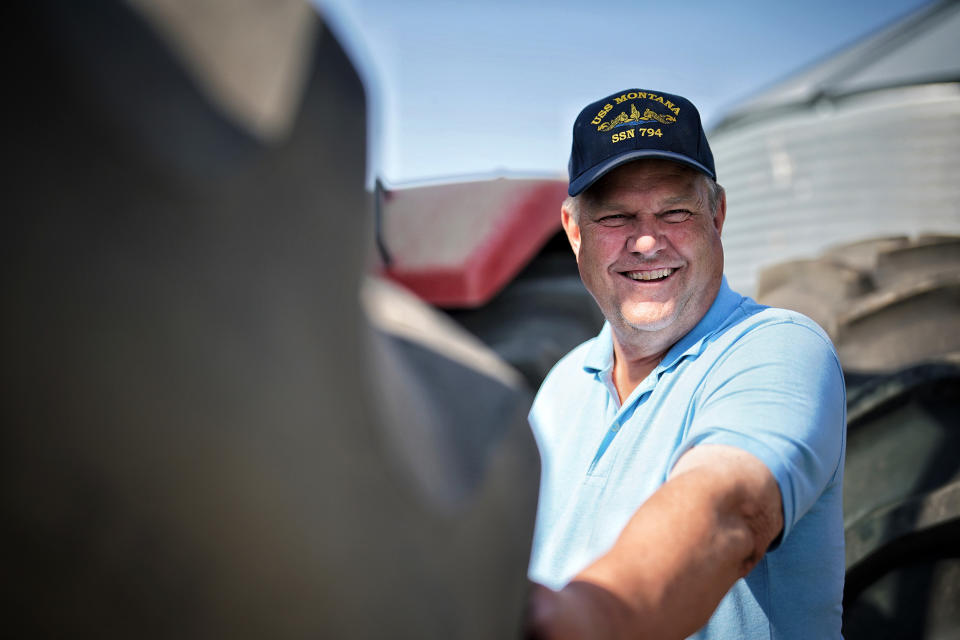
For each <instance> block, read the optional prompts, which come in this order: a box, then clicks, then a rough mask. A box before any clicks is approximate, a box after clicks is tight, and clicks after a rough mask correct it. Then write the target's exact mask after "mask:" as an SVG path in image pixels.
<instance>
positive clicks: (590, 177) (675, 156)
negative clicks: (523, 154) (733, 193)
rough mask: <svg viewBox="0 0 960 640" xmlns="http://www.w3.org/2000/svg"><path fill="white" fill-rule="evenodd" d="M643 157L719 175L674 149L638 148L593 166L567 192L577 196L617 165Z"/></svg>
mask: <svg viewBox="0 0 960 640" xmlns="http://www.w3.org/2000/svg"><path fill="white" fill-rule="evenodd" d="M641 158H663V159H664V160H672V161H674V162H679V163H680V164H685V165H687V166H688V167H691V168H693V169H696V170H697V171H700V172H701V173H704V174H706V175H707V176H709V177H710V178H712V179H714V180H716V179H717V176H716V174H714V172H713V171H710V169H708V168H707V167H705V166H704V165H702V164H700V163H699V162H697V161H696V160H694V159H693V158H689V157H687V156H685V155H682V154H679V153H674V152H672V151H657V150H655V149H637V150H634V151H627V152H626V153H623V154H621V155H618V156H615V157H613V158H610V159H609V160H607V161H606V162H603V163H601V164H598V165H597V166H595V167H591V168H590V169H588V170H587V171H584V172H583V173H581V174H580V175H579V176H577V178H576V179H575V180H572V181H571V182H570V186H569V187H568V188H567V194H568V195H571V196H575V195H577V194H579V193H582V192H583V191H585V190H586V189H587V188H589V187H590V185H592V184H593V183H594V182H596V181H597V180H599V179H600V178H602V177H603V176H605V175H606V174H608V173H610V172H611V171H613V170H614V169H616V168H617V167H619V166H620V165H622V164H626V163H628V162H632V161H634V160H639V159H641Z"/></svg>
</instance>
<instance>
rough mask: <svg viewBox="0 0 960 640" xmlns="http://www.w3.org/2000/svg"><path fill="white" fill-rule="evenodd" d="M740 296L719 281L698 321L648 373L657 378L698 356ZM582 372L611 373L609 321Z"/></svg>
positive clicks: (723, 281) (586, 360)
mask: <svg viewBox="0 0 960 640" xmlns="http://www.w3.org/2000/svg"><path fill="white" fill-rule="evenodd" d="M742 301H743V296H741V295H740V294H739V293H737V292H736V291H734V290H733V289H731V288H730V286H729V285H728V284H727V276H723V278H722V279H721V281H720V290H719V291H717V297H716V299H714V301H713V304H711V305H710V308H709V309H708V310H707V313H706V314H704V316H703V317H702V318H700V322H698V323H697V324H696V326H695V327H694V328H693V329H691V330H690V331H689V332H688V333H687V335H685V336H683V337H682V338H680V340H678V341H677V343H676V344H675V345H673V346H672V347H670V350H669V351H667V354H666V355H665V356H664V357H663V360H662V361H661V362H660V364H659V365H657V367H656V368H655V369H654V370H653V371H652V372H651V373H654V374H657V375H659V374H660V373H661V372H663V371H665V370H667V369H669V368H670V367H672V366H674V365H675V364H677V363H678V362H679V361H680V360H681V359H682V358H683V357H685V356H687V355H693V354H696V353H699V352H700V351H701V349H702V348H703V345H704V344H705V342H706V339H707V338H709V337H710V336H711V335H713V334H714V333H716V332H717V330H718V329H720V328H721V327H722V326H724V325H725V324H726V320H727V318H729V317H730V314H731V313H733V312H734V310H735V309H736V308H737V307H738V306H740V304H741V302H742ZM583 369H584V371H587V372H588V373H600V372H608V371H612V370H613V329H612V328H611V327H610V323H609V322H604V323H603V329H601V330H600V334H599V335H598V336H597V339H596V340H594V342H593V345H592V346H591V347H590V349H589V351H587V355H586V357H585V358H584V360H583Z"/></svg>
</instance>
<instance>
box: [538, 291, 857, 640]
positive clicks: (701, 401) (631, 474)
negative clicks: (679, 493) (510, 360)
mask: <svg viewBox="0 0 960 640" xmlns="http://www.w3.org/2000/svg"><path fill="white" fill-rule="evenodd" d="M612 372H613V342H612V338H611V329H610V326H609V324H607V325H604V327H603V330H602V331H601V332H600V335H598V336H597V337H596V338H594V339H592V340H589V341H587V342H585V343H584V344H582V345H580V346H579V347H577V348H576V349H574V350H573V351H571V352H570V353H569V354H567V355H566V356H565V357H564V358H563V359H562V360H561V361H560V362H559V363H557V365H556V366H555V367H554V368H553V370H552V371H551V372H550V374H549V375H548V376H547V379H546V380H545V381H544V383H543V386H542V387H541V388H540V392H539V393H538V394H537V398H536V400H535V401H534V404H533V408H532V410H531V412H530V424H531V426H532V428H533V431H534V434H535V436H536V438H537V443H538V446H539V448H540V455H541V458H542V478H541V485H540V504H539V507H538V511H537V524H536V533H535V537H534V545H533V554H532V558H531V563H530V571H529V573H530V578H531V579H532V580H535V581H537V582H540V583H543V584H545V585H547V586H549V587H552V588H554V589H559V588H560V587H562V586H563V585H564V584H566V583H567V582H568V581H569V580H570V579H571V578H573V576H574V575H576V574H577V573H578V572H579V571H580V570H582V569H583V568H584V567H586V566H587V565H589V564H590V563H592V562H593V561H594V560H596V559H597V558H598V557H599V556H600V555H602V554H603V553H604V552H605V551H607V550H608V549H609V548H610V547H611V546H612V545H613V543H614V542H615V541H616V539H617V537H618V536H619V534H620V532H621V530H622V529H623V527H624V525H626V523H627V521H628V520H629V519H630V517H631V516H632V515H633V513H634V512H635V511H636V510H637V508H638V507H639V506H640V505H641V504H642V503H643V502H644V501H645V500H646V499H647V498H648V497H649V496H650V495H651V494H652V493H653V492H654V491H655V490H656V489H657V487H659V486H660V485H661V484H663V482H665V481H666V479H667V476H668V474H669V472H670V469H671V468H672V467H673V465H674V463H675V462H676V461H677V459H678V458H679V457H680V456H681V455H682V454H683V453H684V452H685V451H687V450H688V449H689V448H691V447H693V446H695V445H698V444H703V443H709V444H724V445H731V446H734V447H739V448H741V449H743V450H746V451H748V452H750V453H752V454H753V455H755V456H756V457H757V458H759V459H760V460H762V461H763V462H764V463H765V464H766V465H767V467H769V469H770V471H771V472H772V473H773V475H774V477H775V478H776V480H777V483H778V484H779V486H780V494H781V496H782V498H783V516H784V531H783V535H782V536H781V538H780V539H778V540H777V541H776V542H775V544H774V546H773V547H772V548H771V550H770V551H769V552H768V553H767V554H766V555H765V556H764V557H763V559H762V560H761V561H760V563H759V564H758V565H757V566H756V567H755V568H754V569H753V571H751V572H750V574H749V575H747V576H746V577H745V578H743V579H741V580H739V581H737V583H736V584H735V585H734V586H733V588H732V589H731V590H730V592H729V593H728V594H727V595H726V597H725V598H724V599H723V601H722V602H721V603H720V606H719V607H718V608H717V610H716V612H715V613H714V614H713V616H712V617H711V619H710V622H709V623H708V624H707V626H706V627H704V628H703V629H702V630H701V631H700V632H698V633H697V634H696V635H694V636H693V637H695V638H717V639H723V640H727V639H729V638H751V639H752V638H803V639H804V640H808V639H810V638H818V639H822V638H839V637H840V613H841V604H840V603H841V598H842V596H843V576H844V549H843V512H842V504H841V489H842V481H843V456H844V450H845V445H846V398H845V390H844V384H843V374H842V371H841V369H840V363H839V361H838V360H837V356H836V352H835V351H834V349H833V345H832V344H831V343H830V340H829V338H828V337H827V336H826V334H825V333H824V332H823V330H822V329H820V327H818V326H817V325H816V324H815V323H814V322H813V321H811V320H810V319H808V318H806V317H805V316H802V315H800V314H798V313H794V312H792V311H786V310H783V309H773V308H770V307H765V306H762V305H759V304H757V303H756V302H754V301H753V300H751V299H750V298H745V297H743V296H741V295H740V294H738V293H736V292H734V291H732V290H731V289H730V288H729V287H728V286H727V281H726V278H724V280H723V283H722V285H721V287H720V291H719V293H718V294H717V298H716V300H715V301H714V303H713V305H712V306H711V307H710V309H709V311H707V314H706V315H705V316H704V317H703V318H702V319H701V321H700V323H699V324H697V326H696V327H694V328H693V330H692V331H691V332H690V333H688V334H687V335H686V336H684V338H682V339H681V340H680V341H679V342H678V343H677V344H675V345H674V346H673V348H671V349H670V351H668V352H667V354H666V356H665V357H664V359H663V361H662V362H661V363H660V365H659V366H657V368H656V369H654V370H653V371H652V372H651V373H650V375H649V376H647V378H646V379H645V380H644V381H643V382H642V383H641V384H640V385H639V386H638V387H637V388H636V389H634V391H633V393H632V394H631V395H630V397H629V398H627V400H626V402H624V403H623V406H620V402H619V400H618V396H617V392H616V389H615V388H614V386H613V381H612V377H611V376H612Z"/></svg>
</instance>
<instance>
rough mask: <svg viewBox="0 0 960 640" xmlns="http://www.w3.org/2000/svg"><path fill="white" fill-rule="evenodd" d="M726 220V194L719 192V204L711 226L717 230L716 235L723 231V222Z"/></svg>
mask: <svg viewBox="0 0 960 640" xmlns="http://www.w3.org/2000/svg"><path fill="white" fill-rule="evenodd" d="M726 219H727V192H726V191H725V190H723V191H720V202H718V203H717V215H715V216H713V226H715V227H716V228H717V233H718V234H719V233H722V231H723V221H724V220H726Z"/></svg>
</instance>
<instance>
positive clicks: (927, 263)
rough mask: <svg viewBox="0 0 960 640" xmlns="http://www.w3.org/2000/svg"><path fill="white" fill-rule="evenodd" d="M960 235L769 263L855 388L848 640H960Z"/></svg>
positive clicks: (887, 241)
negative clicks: (828, 339)
mask: <svg viewBox="0 0 960 640" xmlns="http://www.w3.org/2000/svg"><path fill="white" fill-rule="evenodd" d="M958 248H960V237H957V236H921V237H919V238H915V239H910V238H907V237H887V238H875V239H869V240H864V241H861V242H857V243H852V244H847V245H843V246H838V247H834V248H832V249H830V250H828V251H826V252H824V253H823V254H822V255H821V256H820V257H818V258H816V259H813V260H798V261H792V262H790V263H785V264H782V265H775V266H773V267H770V268H768V269H766V270H765V271H764V272H763V273H761V274H760V277H759V278H758V283H759V285H758V295H757V299H758V300H759V301H760V302H762V303H765V304H770V305H772V306H779V307H786V308H791V309H795V310H797V311H800V312H801V313H804V314H806V315H808V316H810V317H811V318H812V319H814V320H815V321H816V322H818V323H819V324H820V325H821V326H822V327H823V328H824V329H825V330H826V331H827V333H829V334H830V336H831V338H832V339H833V341H834V343H835V344H836V347H837V352H838V354H839V356H840V361H841V364H842V365H843V369H844V376H845V379H846V385H847V458H846V469H845V476H844V530H845V540H846V569H847V576H846V585H845V589H844V637H846V638H847V639H848V640H858V639H860V638H863V639H866V638H870V639H877V638H928V639H934V638H937V639H939V638H960V331H957V329H958V328H960V251H958Z"/></svg>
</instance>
